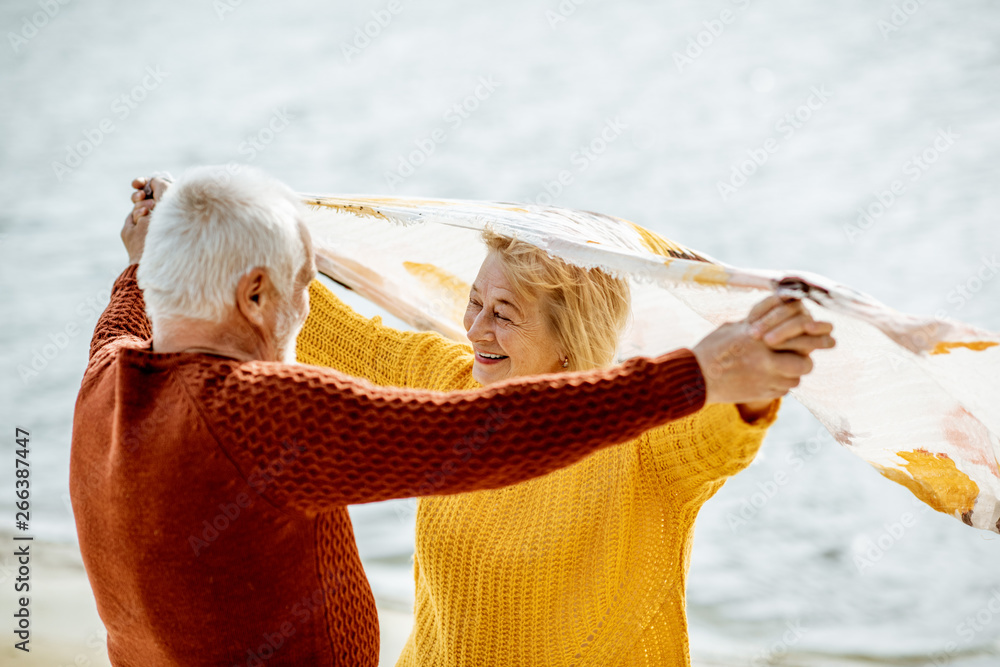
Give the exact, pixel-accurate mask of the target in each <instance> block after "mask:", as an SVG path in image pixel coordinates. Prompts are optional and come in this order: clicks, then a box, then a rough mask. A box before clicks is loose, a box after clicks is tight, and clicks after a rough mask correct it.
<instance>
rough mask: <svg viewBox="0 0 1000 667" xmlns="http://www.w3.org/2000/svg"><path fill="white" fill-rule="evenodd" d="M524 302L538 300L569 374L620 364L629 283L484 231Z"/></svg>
mask: <svg viewBox="0 0 1000 667" xmlns="http://www.w3.org/2000/svg"><path fill="white" fill-rule="evenodd" d="M483 241H484V242H485V243H486V247H487V249H488V250H489V252H491V253H493V254H494V255H495V256H496V257H497V258H498V259H499V260H500V263H501V266H502V270H503V272H504V275H505V276H506V278H507V280H509V281H510V284H511V287H512V289H513V291H514V293H515V294H516V295H517V296H518V297H519V298H524V299H537V300H538V301H539V304H540V305H541V308H542V313H543V314H544V315H545V318H546V320H547V321H548V325H549V327H550V330H551V332H552V334H553V335H554V336H555V338H556V341H557V343H558V344H559V346H560V348H561V349H562V350H563V353H564V354H565V355H566V356H568V357H569V365H568V366H567V368H566V370H569V371H580V370H589V369H592V368H600V367H602V366H609V365H611V364H614V363H615V362H616V360H617V355H618V340H619V338H620V337H621V334H622V331H623V330H624V328H625V324H626V323H627V322H628V316H629V312H630V293H629V287H628V281H627V280H624V279H621V278H615V277H614V276H612V275H610V274H609V273H607V272H605V271H602V270H601V269H584V268H582V267H579V266H574V265H573V264H568V263H567V262H564V261H563V260H561V259H558V258H555V257H551V256H549V255H548V253H546V252H545V251H544V250H542V249H541V248H538V247H536V246H533V245H531V244H530V243H525V242H524V241H519V240H517V239H512V238H509V237H506V236H501V235H499V234H497V233H495V232H492V231H490V230H484V231H483Z"/></svg>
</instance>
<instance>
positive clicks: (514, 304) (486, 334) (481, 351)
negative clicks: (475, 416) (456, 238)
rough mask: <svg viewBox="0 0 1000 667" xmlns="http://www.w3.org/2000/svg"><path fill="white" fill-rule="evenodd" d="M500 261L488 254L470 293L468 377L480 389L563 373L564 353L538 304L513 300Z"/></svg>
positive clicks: (536, 302)
mask: <svg viewBox="0 0 1000 667" xmlns="http://www.w3.org/2000/svg"><path fill="white" fill-rule="evenodd" d="M501 267H502V264H501V260H500V259H499V258H498V257H497V255H496V254H495V253H492V252H491V253H489V255H487V257H486V261H485V262H483V265H482V267H480V269H479V275H478V276H477V277H476V281H475V282H474V283H473V284H472V290H471V292H470V293H469V306H468V308H467V309H466V311H465V322H464V323H465V330H466V335H467V336H468V337H469V342H471V343H472V349H473V350H475V353H476V359H475V362H474V363H473V365H472V377H473V378H475V380H476V381H477V382H479V383H480V384H482V385H487V384H492V383H493V382H498V381H500V380H506V379H507V378H512V377H518V376H521V375H536V374H538V373H555V372H556V371H560V370H562V364H563V358H564V357H565V354H563V352H562V350H560V349H559V347H558V345H557V343H556V339H555V336H554V335H553V334H552V332H551V331H550V327H549V324H548V322H547V321H546V318H545V316H544V315H543V313H542V309H541V304H540V303H539V302H538V301H537V300H535V299H531V300H525V299H518V298H517V297H516V296H515V295H514V292H513V290H512V289H511V287H510V282H509V281H508V280H507V278H506V276H504V273H503V270H502V268H501Z"/></svg>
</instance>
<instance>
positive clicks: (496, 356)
mask: <svg viewBox="0 0 1000 667" xmlns="http://www.w3.org/2000/svg"><path fill="white" fill-rule="evenodd" d="M476 356H477V357H479V358H480V359H483V360H484V361H502V360H503V359H507V357H505V356H504V355H502V354H490V353H488V352H476Z"/></svg>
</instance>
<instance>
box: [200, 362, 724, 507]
mask: <svg viewBox="0 0 1000 667" xmlns="http://www.w3.org/2000/svg"><path fill="white" fill-rule="evenodd" d="M221 366H222V368H215V369H214V370H213V371H211V372H209V369H207V368H206V369H203V370H202V372H203V373H205V375H204V376H203V377H202V378H200V379H198V378H194V377H189V380H192V381H195V382H197V384H198V385H199V386H198V387H197V388H196V391H195V392H192V394H193V395H198V396H200V402H201V406H200V408H201V411H202V413H203V415H204V416H205V419H206V421H207V422H208V426H209V428H210V430H211V431H212V432H213V433H214V434H215V436H216V438H217V439H218V440H219V442H220V444H222V445H223V447H224V448H225V449H226V450H227V451H229V452H231V455H232V456H233V457H234V460H235V462H237V465H239V466H240V467H241V468H242V472H243V474H244V475H245V476H246V478H247V479H248V481H250V482H251V483H256V484H257V486H259V487H261V492H262V493H264V494H265V495H267V496H268V497H269V498H270V499H271V500H272V502H274V503H275V504H276V505H279V506H285V507H289V508H292V509H295V510H298V511H302V512H306V513H312V512H321V511H326V510H330V509H333V508H335V507H338V506H342V505H345V504H352V503H364V502H372V501H378V500H387V499H390V498H404V497H410V496H416V495H441V494H452V493H461V492H467V491H474V490H478V489H488V488H497V487H501V486H507V485H510V484H515V483H517V482H521V481H524V480H527V479H530V478H533V477H536V476H540V475H544V474H546V473H549V472H551V471H553V470H556V469H558V468H561V467H564V466H566V465H569V464H571V463H574V462H576V461H578V460H580V459H581V458H583V457H584V456H586V455H587V454H589V453H591V452H594V451H596V450H597V449H599V448H601V447H604V446H607V445H610V444H613V443H618V442H624V441H626V440H629V439H632V438H635V437H637V436H639V435H640V434H641V433H642V432H643V431H645V430H647V429H649V428H652V427H654V426H658V425H660V424H663V423H665V422H667V421H670V420H673V419H678V418H681V417H684V416H686V415H688V414H691V413H693V412H695V411H697V410H698V409H699V408H701V407H702V405H704V399H705V395H704V378H703V376H702V374H701V370H700V368H699V366H698V362H697V360H696V358H695V356H694V354H693V353H692V352H691V351H690V350H678V351H676V352H672V353H669V354H666V355H663V356H661V357H658V358H657V359H645V358H639V359H633V360H630V361H629V362H627V363H625V364H624V365H622V366H617V367H614V368H610V369H602V370H595V371H587V372H580V373H564V374H558V375H546V376H535V377H528V378H519V379H517V380H510V381H506V382H502V383H498V384H496V385H491V386H490V387H487V388H484V389H479V390H475V391H460V392H453V393H450V394H444V393H438V392H431V391H424V390H420V391H418V390H409V389H400V388H394V387H377V386H374V385H372V384H370V383H368V382H366V381H364V380H359V379H356V378H352V377H348V376H344V375H342V374H340V373H338V372H336V371H332V370H329V369H325V368H317V367H314V366H302V365H287V364H279V363H274V362H250V363H244V364H236V363H231V362H222V364H221ZM189 371H190V369H189ZM181 372H184V371H183V370H182V371H181ZM612 416H613V418H612Z"/></svg>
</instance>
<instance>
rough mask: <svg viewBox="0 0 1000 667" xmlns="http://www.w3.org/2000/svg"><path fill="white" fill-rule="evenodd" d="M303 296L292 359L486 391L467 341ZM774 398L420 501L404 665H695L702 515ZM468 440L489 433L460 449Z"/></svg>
mask: <svg viewBox="0 0 1000 667" xmlns="http://www.w3.org/2000/svg"><path fill="white" fill-rule="evenodd" d="M309 296H310V307H311V311H310V314H309V319H308V320H307V321H306V324H305V326H304V327H303V330H302V333H301V334H300V335H299V338H298V346H297V353H298V359H299V361H301V362H303V363H309V364H316V365H321V366H329V367H332V368H336V369H338V370H340V371H343V372H345V373H349V374H351V375H355V376H359V377H363V378H366V379H368V380H370V381H372V382H373V383H376V384H381V385H395V386H404V387H414V388H425V389H436V390H441V391H448V390H456V389H471V388H475V387H478V386H479V385H478V384H477V383H476V382H475V380H473V379H472V363H473V360H472V353H471V350H470V348H469V347H467V346H465V345H461V344H458V343H455V342H452V341H449V340H446V339H445V338H443V337H441V336H439V335H437V334H433V333H416V332H401V331H397V330H395V329H391V328H389V327H386V326H384V325H383V324H382V323H381V319H380V318H378V317H376V318H374V319H371V320H369V319H366V318H364V317H361V316H360V315H358V314H357V313H355V312H354V311H353V310H351V309H350V308H349V307H348V306H347V305H345V304H344V303H343V302H341V301H340V300H339V299H338V298H337V297H336V296H335V295H333V294H332V293H331V292H330V291H329V290H328V289H326V287H324V286H323V285H322V284H321V283H319V282H318V281H314V282H313V284H312V285H311V286H310V291H309ZM778 406H779V402H778V401H775V402H774V403H773V404H772V405H771V408H770V409H769V411H768V413H767V414H766V415H764V416H763V417H761V418H760V419H758V420H757V421H756V422H755V423H754V424H747V423H746V422H745V421H744V420H743V419H742V418H741V417H740V414H739V411H738V410H737V409H736V407H735V406H733V405H710V406H708V407H706V408H704V409H702V410H701V411H700V412H698V413H696V414H694V415H692V416H690V417H687V418H685V419H683V420H679V421H676V422H672V423H670V424H668V425H667V426H664V427H661V428H658V429H654V430H652V431H649V432H647V433H646V434H645V435H643V436H642V437H641V438H639V439H637V440H633V441H631V442H628V443H625V444H623V445H620V446H618V447H611V448H608V449H604V450H602V451H599V452H597V453H596V454H593V455H591V456H590V457H588V458H586V459H584V460H583V461H580V462H578V463H576V464H574V465H572V466H570V467H568V468H564V469H562V470H559V471H556V472H554V473H550V474H549V475H546V476H543V477H539V478H536V479H534V480H531V481H528V482H524V483H522V484H518V485H515V486H511V487H507V488H503V489H498V490H491V491H478V492H475V493H466V494H460V495H453V496H435V497H428V498H423V499H421V500H420V503H419V508H418V511H417V533H416V535H417V539H416V554H415V556H414V578H415V581H416V603H415V608H414V629H413V633H412V634H411V635H410V638H409V641H408V643H407V645H406V647H405V649H404V650H403V654H402V656H401V657H400V659H399V662H398V663H397V667H409V666H415V665H420V666H423V667H432V666H433V667H438V666H442V667H443V666H448V667H451V666H456V667H457V666H459V665H462V666H474V667H486V666H488V665H496V666H498V667H501V666H502V667H514V666H520V665H551V666H553V667H556V666H559V667H562V666H567V667H568V666H570V665H594V666H600V667H604V666H609V665H630V666H631V665H669V666H671V667H673V666H677V667H682V666H687V665H689V664H690V660H689V657H688V641H687V618H686V615H685V609H684V600H685V598H684V584H685V576H686V573H687V569H688V562H689V558H690V553H691V540H692V529H693V527H694V521H695V517H696V515H697V513H698V510H699V509H700V508H701V506H702V504H703V503H704V502H705V501H706V500H708V499H709V498H710V497H712V495H713V494H714V493H715V492H716V491H718V490H719V488H720V487H721V486H722V484H723V482H724V481H725V480H726V478H727V477H730V476H732V475H734V474H736V473H737V472H739V471H740V470H742V469H744V468H745V467H746V466H747V465H749V463H750V461H751V460H752V459H753V457H754V455H755V454H756V453H757V450H758V449H759V447H760V443H761V441H762V439H763V436H764V433H765V431H766V430H767V428H768V427H769V426H770V425H771V423H773V421H774V419H775V417H776V415H777V411H778ZM508 419H511V420H514V419H517V415H497V416H496V421H497V423H496V424H495V425H493V426H490V427H489V428H494V427H495V428H502V427H503V422H504V421H506V420H508ZM477 437H478V438H488V437H489V433H488V428H486V429H484V431H483V433H480V434H474V435H472V436H471V437H470V439H469V442H468V443H465V445H466V446H469V447H476V446H477V442H476V438H477Z"/></svg>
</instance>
